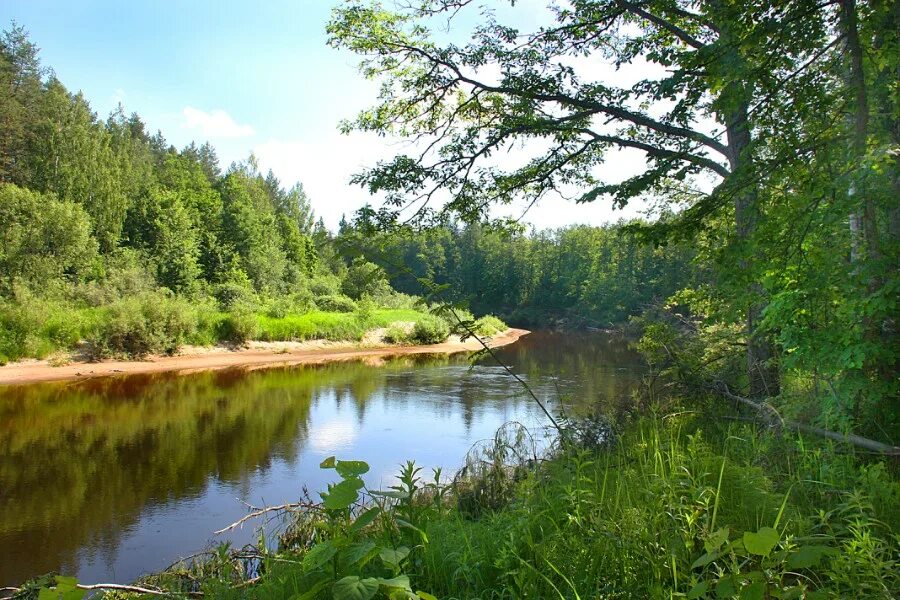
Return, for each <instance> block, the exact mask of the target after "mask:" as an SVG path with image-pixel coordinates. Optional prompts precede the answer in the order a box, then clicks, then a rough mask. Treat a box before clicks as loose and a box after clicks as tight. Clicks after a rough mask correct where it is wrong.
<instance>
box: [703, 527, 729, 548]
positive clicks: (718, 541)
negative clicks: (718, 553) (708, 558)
mask: <svg viewBox="0 0 900 600" xmlns="http://www.w3.org/2000/svg"><path fill="white" fill-rule="evenodd" d="M727 541H728V528H727V527H723V528H721V529H719V530H717V531H715V532H713V533H711V534H710V535H709V537H708V538H706V540H705V541H704V542H703V547H704V548H706V551H707V552H713V551H714V550H718V549H719V548H721V547H722V545H723V544H724V543H725V542H727Z"/></svg>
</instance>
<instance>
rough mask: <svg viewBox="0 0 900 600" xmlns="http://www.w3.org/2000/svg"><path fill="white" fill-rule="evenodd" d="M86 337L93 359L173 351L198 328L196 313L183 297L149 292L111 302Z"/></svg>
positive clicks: (141, 355)
mask: <svg viewBox="0 0 900 600" xmlns="http://www.w3.org/2000/svg"><path fill="white" fill-rule="evenodd" d="M104 317H105V318H104V319H103V322H102V323H101V324H100V325H99V327H98V328H97V331H96V332H94V333H93V334H92V335H91V336H90V337H89V339H88V342H89V343H90V346H91V352H92V354H93V356H94V358H104V357H108V356H127V357H130V358H140V357H143V356H146V355H148V354H158V353H165V354H174V353H175V352H176V351H177V350H178V348H179V347H180V346H181V344H183V343H184V342H185V341H186V340H187V338H188V337H190V336H191V335H193V334H194V332H195V331H196V328H197V316H196V313H195V312H194V311H193V309H192V308H191V306H190V305H189V304H188V303H187V302H186V301H185V300H182V299H179V298H175V297H173V296H171V295H170V294H167V293H164V292H148V293H143V294H140V295H138V296H134V297H131V298H124V299H122V300H119V301H117V302H113V303H112V304H110V305H109V307H107V308H106V311H105V315H104Z"/></svg>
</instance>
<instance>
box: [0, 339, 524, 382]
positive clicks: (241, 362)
mask: <svg viewBox="0 0 900 600" xmlns="http://www.w3.org/2000/svg"><path fill="white" fill-rule="evenodd" d="M528 333H530V332H529V331H527V330H525V329H507V330H506V331H504V332H503V333H499V334H497V335H495V336H493V337H492V338H490V339H489V340H486V341H487V343H488V345H489V346H490V347H492V348H498V347H500V346H506V345H508V344H512V343H513V342H515V341H516V340H518V339H519V338H520V337H522V336H524V335H527V334H528ZM481 348H482V346H481V344H480V343H479V342H478V341H477V340H475V339H471V338H470V339H468V340H466V341H464V342H463V341H461V340H460V339H459V338H458V337H456V336H451V337H450V339H448V340H447V341H446V342H443V343H440V344H431V345H428V346H389V345H384V344H377V345H375V344H366V343H362V344H361V343H356V342H327V341H321V340H316V341H310V342H252V343H251V344H250V347H248V348H243V349H239V350H230V349H228V348H224V347H221V346H216V347H213V348H197V347H189V348H185V349H183V351H182V353H181V354H178V355H176V356H153V357H149V358H147V359H146V360H140V361H133V360H132V361H127V360H104V361H100V362H82V361H77V362H70V363H68V364H64V365H59V366H54V365H52V364H50V362H49V361H46V360H24V361H19V362H15V363H10V364H8V365H5V366H2V367H0V385H15V384H23V383H39V382H44V381H63V380H78V379H87V378H92V377H110V376H116V375H129V374H136V373H162V372H179V373H190V372H195V371H208V370H212V369H225V368H230V367H247V368H261V367H278V366H287V365H305V364H321V363H325V362H332V361H341V360H359V359H378V358H387V357H390V356H402V355H411V354H453V353H456V352H471V351H474V350H480V349H481Z"/></svg>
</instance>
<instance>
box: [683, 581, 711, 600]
mask: <svg viewBox="0 0 900 600" xmlns="http://www.w3.org/2000/svg"><path fill="white" fill-rule="evenodd" d="M708 589H709V582H707V581H701V582H700V583H698V584H697V585H695V586H694V587H692V588H691V591H689V592H688V594H687V597H688V600H695V599H696V598H700V597H701V596H703V595H704V594H705V593H706V590H708Z"/></svg>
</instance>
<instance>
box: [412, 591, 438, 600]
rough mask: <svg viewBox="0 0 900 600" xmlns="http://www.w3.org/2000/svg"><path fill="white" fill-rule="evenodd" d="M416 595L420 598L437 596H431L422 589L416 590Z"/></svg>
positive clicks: (431, 599) (425, 599) (429, 598)
mask: <svg viewBox="0 0 900 600" xmlns="http://www.w3.org/2000/svg"><path fill="white" fill-rule="evenodd" d="M416 596H418V597H419V598H421V599H422V600H438V598H437V596H432V595H431V594H429V593H428V592H423V591H422V590H416Z"/></svg>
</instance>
